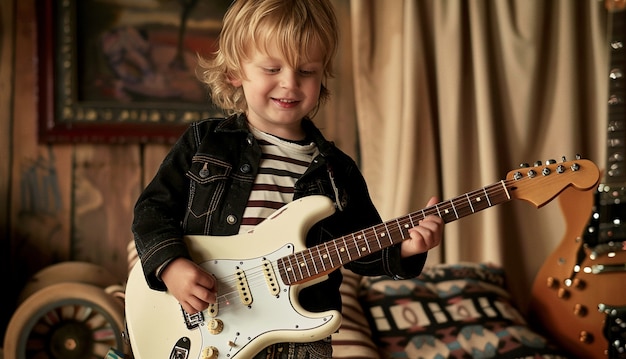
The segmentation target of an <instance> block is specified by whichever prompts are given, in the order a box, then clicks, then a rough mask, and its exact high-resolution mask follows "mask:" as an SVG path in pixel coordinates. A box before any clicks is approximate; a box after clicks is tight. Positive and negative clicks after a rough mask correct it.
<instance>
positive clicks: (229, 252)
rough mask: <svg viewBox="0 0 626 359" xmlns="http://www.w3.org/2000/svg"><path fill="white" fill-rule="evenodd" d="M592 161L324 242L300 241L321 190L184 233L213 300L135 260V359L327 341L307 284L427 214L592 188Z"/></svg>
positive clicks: (398, 236) (539, 169) (130, 292)
mask: <svg viewBox="0 0 626 359" xmlns="http://www.w3.org/2000/svg"><path fill="white" fill-rule="evenodd" d="M599 178H600V172H599V170H598V168H597V166H596V165H595V164H594V163H593V162H591V161H589V160H585V159H579V158H577V159H576V160H574V161H570V162H565V161H563V162H560V163H557V162H556V161H548V162H547V163H546V164H545V165H543V164H538V165H536V166H535V167H524V168H520V169H518V170H513V171H511V172H509V173H508V174H507V177H506V179H505V180H502V181H500V182H497V183H495V184H492V185H490V186H487V187H484V188H482V189H479V190H475V191H472V192H468V193H466V194H464V195H462V196H459V197H456V198H454V199H452V200H448V201H444V202H441V203H438V204H436V205H434V206H431V207H428V208H424V209H422V210H420V211H417V212H414V213H411V214H409V215H407V216H404V217H400V218H396V219H393V220H391V221H388V222H385V223H381V224H379V225H376V226H373V227H370V228H366V229H363V230H361V231H358V232H355V233H352V234H349V235H345V236H343V237H340V238H337V239H334V240H332V241H329V242H326V243H323V244H320V245H317V246H315V247H312V248H306V247H305V245H304V238H305V237H306V233H307V232H308V230H309V229H310V228H311V226H312V225H313V224H315V223H316V222H317V221H319V220H321V219H323V218H325V217H328V216H330V215H331V214H332V213H334V205H333V203H332V202H331V200H329V199H328V198H327V197H324V196H310V197H305V198H303V199H300V200H296V201H294V202H291V203H289V204H288V205H286V206H284V207H282V208H281V209H278V210H277V211H276V212H275V213H274V214H273V215H272V216H270V217H269V218H268V219H266V220H265V221H264V222H262V223H261V224H259V225H258V226H257V227H255V229H254V230H253V231H250V232H248V233H245V234H240V235H236V236H222V237H214V236H189V237H186V242H187V244H188V246H189V248H190V251H191V253H192V258H193V260H194V261H195V262H196V263H198V264H200V265H201V266H202V267H203V268H204V269H206V270H207V271H208V272H210V273H213V274H214V275H215V277H216V278H217V281H218V288H219V291H218V301H217V304H214V305H212V306H210V307H209V308H208V309H207V310H204V311H202V312H199V313H195V314H189V313H186V312H184V311H183V310H182V309H181V306H180V305H179V304H178V303H177V302H176V299H175V298H174V297H173V296H171V295H170V294H169V293H167V292H159V291H155V290H151V289H150V288H149V287H148V286H147V284H146V281H145V278H144V273H143V271H142V267H141V264H140V263H139V262H137V264H135V266H134V267H133V269H132V270H131V272H130V275H129V279H128V282H127V288H126V296H125V298H126V321H127V329H128V336H129V338H130V344H131V349H132V352H133V355H134V357H135V358H137V359H167V358H169V359H187V358H193V359H200V358H202V359H209V358H212V359H215V358H224V359H245V358H250V357H252V356H253V355H254V354H256V353H257V352H259V351H260V350H262V349H263V348H264V347H266V346H268V345H271V344H274V343H279V342H308V341H315V340H319V339H322V338H325V337H327V336H329V335H330V334H332V333H333V332H335V331H336V330H337V328H338V327H339V325H340V323H341V314H340V313H339V312H338V311H332V310H331V311H326V312H321V313H312V312H308V311H306V310H305V309H304V308H302V307H301V306H300V305H299V303H298V293H299V292H300V290H301V289H302V288H304V287H306V286H310V285H311V284H314V283H317V282H319V281H322V280H325V279H326V278H327V275H328V274H329V273H330V272H331V271H334V270H336V269H338V268H340V267H341V266H342V265H343V264H345V263H348V262H351V261H354V260H357V259H359V258H361V257H363V256H366V255H368V254H371V253H374V252H377V251H380V250H382V249H383V248H386V247H389V246H391V245H394V244H396V243H400V242H401V241H403V240H404V239H406V238H409V234H408V230H409V229H410V228H412V227H414V226H416V225H417V224H418V222H419V221H420V220H421V219H423V218H425V217H426V216H428V215H438V216H440V217H442V218H443V219H444V222H451V221H454V220H456V219H459V218H462V217H465V216H468V215H470V214H473V213H476V212H478V211H482V210H484V209H486V208H489V207H492V206H495V205H497V204H500V203H504V202H507V201H509V200H511V199H513V198H517V199H523V200H526V201H528V202H530V203H532V204H533V205H535V206H536V207H540V206H543V205H544V204H546V203H548V202H549V201H551V200H552V199H553V198H554V197H556V196H557V195H558V194H559V193H561V192H562V191H563V190H564V189H566V188H568V187H572V188H575V189H577V190H588V189H590V188H593V187H594V186H595V185H596V184H597V182H598V179H599Z"/></svg>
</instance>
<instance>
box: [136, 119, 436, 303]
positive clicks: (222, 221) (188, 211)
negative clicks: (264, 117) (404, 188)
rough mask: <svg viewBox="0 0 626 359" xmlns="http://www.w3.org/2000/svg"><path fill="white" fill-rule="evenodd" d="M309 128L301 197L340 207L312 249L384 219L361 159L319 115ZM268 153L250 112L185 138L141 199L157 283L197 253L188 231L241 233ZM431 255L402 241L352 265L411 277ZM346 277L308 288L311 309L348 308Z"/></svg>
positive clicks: (205, 124) (151, 278) (310, 239)
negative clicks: (337, 142) (402, 247)
mask: <svg viewBox="0 0 626 359" xmlns="http://www.w3.org/2000/svg"><path fill="white" fill-rule="evenodd" d="M302 126H303V128H304V130H305V132H306V134H307V136H308V138H310V139H312V140H313V141H314V142H315V143H316V144H317V147H318V149H319V151H320V155H319V156H317V157H316V158H315V159H314V160H313V161H312V163H311V165H310V166H309V168H308V169H307V171H306V172H305V173H304V174H303V175H302V177H301V178H300V179H299V180H298V181H297V182H296V186H295V193H294V199H298V198H302V197H304V196H310V195H325V196H327V197H329V198H330V199H331V200H332V201H333V202H334V203H335V204H336V205H335V207H336V209H337V210H336V211H335V213H334V214H333V215H331V216H329V217H327V218H325V219H323V220H321V221H319V222H318V223H316V224H315V225H313V227H312V228H311V229H310V230H309V232H308V234H307V237H306V245H307V247H311V246H314V245H316V244H319V243H322V242H325V241H328V240H332V239H334V238H338V237H340V236H342V235H345V234H349V233H352V232H356V231H358V230H361V229H364V228H366V227H370V226H373V225H375V224H378V223H380V222H381V218H380V216H379V214H378V212H377V210H376V209H375V207H374V205H373V203H372V201H371V199H370V196H369V193H368V190H367V186H366V184H365V180H364V178H363V176H362V174H361V172H360V171H359V169H358V167H357V165H356V163H355V162H354V161H353V160H352V159H351V158H350V157H349V156H347V155H346V154H345V153H343V152H342V151H341V150H339V149H338V148H337V147H336V146H334V144H332V143H331V142H329V141H327V140H326V139H325V138H324V137H323V136H322V134H321V132H320V131H319V130H318V129H317V128H316V127H315V125H314V124H313V122H312V121H310V120H308V119H304V120H303V122H302ZM260 159H261V149H260V147H259V145H258V143H257V141H256V139H255V138H254V136H253V135H252V134H251V133H250V131H249V129H248V126H247V119H246V117H245V115H243V114H240V115H234V116H231V117H229V118H226V119H209V120H204V121H200V122H197V123H193V124H192V125H191V126H190V127H189V129H188V130H187V131H186V132H185V133H184V134H183V135H182V136H181V137H180V139H179V140H178V141H177V143H176V144H175V145H174V146H173V148H172V149H171V151H170V152H169V153H168V155H167V156H166V157H165V159H164V161H163V163H162V164H161V167H160V168H159V170H158V172H157V174H156V175H155V177H154V178H153V180H152V181H151V182H150V184H148V186H147V187H146V188H145V190H144V191H143V193H142V194H141V195H140V197H139V199H138V201H137V203H136V205H135V211H134V221H133V225H132V231H133V234H134V236H135V244H136V248H137V253H138V255H139V258H140V260H141V264H142V266H143V269H144V273H145V274H146V280H147V282H148V285H149V286H150V288H152V289H156V290H165V289H166V288H165V286H164V283H163V282H162V281H160V280H159V279H158V278H157V275H156V270H157V269H158V268H159V267H160V266H162V265H163V264H165V263H168V262H169V261H171V260H172V259H175V258H177V257H185V258H190V254H189V251H188V249H187V247H186V245H185V243H184V242H183V241H182V238H183V236H184V235H187V234H189V235H193V234H195V235H212V236H218V235H220V236H221V235H235V234H237V233H238V230H239V221H240V219H241V218H242V216H243V212H244V210H245V207H246V203H247V201H248V197H249V195H250V191H251V189H252V185H253V182H254V178H255V176H256V174H257V171H258V168H259V163H260ZM263 254H264V253H259V255H263ZM425 260H426V254H422V255H416V256H414V257H411V258H405V259H401V258H400V251H399V246H393V247H389V248H386V249H383V250H382V251H379V252H378V253H374V254H371V255H369V256H367V257H364V258H361V259H360V260H358V261H354V262H351V263H348V264H346V265H345V266H346V267H347V268H349V269H351V270H353V271H354V272H356V273H359V274H362V275H388V276H391V277H394V278H408V277H414V276H416V275H418V274H419V273H420V272H421V270H422V267H423V265H424V262H425ZM341 278H342V277H341V273H340V272H339V271H335V272H333V273H331V274H330V275H329V278H328V280H326V281H323V282H320V283H318V284H315V285H312V286H310V287H307V288H304V289H303V290H302V291H301V295H300V297H301V300H300V304H301V305H302V306H303V307H304V308H305V309H308V310H311V311H319V310H328V309H336V310H340V308H341V299H340V295H339V290H338V288H339V285H340V284H341Z"/></svg>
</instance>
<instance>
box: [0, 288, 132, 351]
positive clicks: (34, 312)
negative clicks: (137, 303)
mask: <svg viewBox="0 0 626 359" xmlns="http://www.w3.org/2000/svg"><path fill="white" fill-rule="evenodd" d="M123 330H124V308H123V305H122V304H120V300H119V299H117V298H115V297H113V296H111V295H110V294H108V293H107V292H106V291H105V290H104V289H103V288H100V287H98V286H94V285H91V284H84V283H58V284H52V285H49V286H47V287H45V288H43V289H40V290H38V291H36V292H35V293H33V294H32V295H31V296H29V297H28V298H27V299H25V300H24V301H23V302H22V304H21V305H20V306H19V307H18V308H17V310H16V311H15V313H14V314H13V316H12V317H11V321H10V322H9V325H8V327H7V330H6V335H5V337H4V357H5V358H6V359H102V358H104V357H105V355H106V354H107V352H108V350H109V349H111V348H114V349H117V350H119V351H125V350H124V349H125V344H124V341H123V337H122V332H123Z"/></svg>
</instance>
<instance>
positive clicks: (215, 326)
mask: <svg viewBox="0 0 626 359" xmlns="http://www.w3.org/2000/svg"><path fill="white" fill-rule="evenodd" d="M208 329H209V333H211V334H213V335H216V334H219V333H221V332H222V330H224V322H222V321H221V320H219V319H211V320H210V321H209V325H208Z"/></svg>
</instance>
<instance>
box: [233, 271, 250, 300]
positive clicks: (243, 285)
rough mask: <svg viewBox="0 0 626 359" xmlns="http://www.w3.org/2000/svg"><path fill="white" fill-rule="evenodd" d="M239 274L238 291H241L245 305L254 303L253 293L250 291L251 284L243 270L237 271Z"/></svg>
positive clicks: (240, 294) (240, 295)
mask: <svg viewBox="0 0 626 359" xmlns="http://www.w3.org/2000/svg"><path fill="white" fill-rule="evenodd" d="M235 274H236V275H237V291H239V298H240V299H241V303H243V304H244V305H250V304H252V293H250V286H249V285H248V279H247V278H246V274H245V273H244V271H243V270H239V271H237V272H236V273H235Z"/></svg>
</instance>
